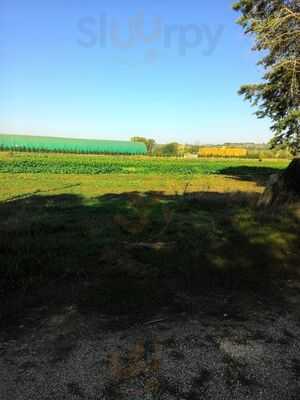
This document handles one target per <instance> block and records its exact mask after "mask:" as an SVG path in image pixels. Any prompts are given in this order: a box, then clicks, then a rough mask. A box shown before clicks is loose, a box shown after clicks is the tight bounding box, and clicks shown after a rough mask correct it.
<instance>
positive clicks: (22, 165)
mask: <svg viewBox="0 0 300 400" xmlns="http://www.w3.org/2000/svg"><path fill="white" fill-rule="evenodd" d="M287 164H288V161H280V160H279V161H278V160H276V161H274V160H265V161H262V162H259V161H256V160H236V159H234V160H230V159H229V160H211V159H210V160H203V159H201V160H192V161H189V160H183V159H169V158H168V159H162V158H149V157H120V156H117V157H109V156H83V155H66V154H64V155H60V154H29V153H28V154H27V153H10V152H2V153H0V188H1V189H0V288H1V290H0V297H1V299H2V304H5V306H3V307H4V308H5V310H6V312H7V310H10V309H11V308H10V307H12V306H11V304H12V299H14V301H15V299H16V298H20V299H21V300H20V303H21V304H22V305H24V304H26V302H27V301H29V302H30V301H33V302H36V301H41V302H42V301H49V296H50V297H51V298H52V297H53V299H54V300H53V301H63V300H62V299H60V298H59V296H63V297H64V296H67V297H68V299H69V300H70V296H71V297H72V299H73V301H74V302H78V303H80V304H85V305H91V304H93V305H95V304H97V305H98V306H99V307H102V309H103V310H104V309H108V310H110V311H111V310H116V311H122V310H123V311H124V309H126V310H135V309H141V308H143V307H146V308H148V307H152V306H153V307H154V306H157V305H161V304H163V303H164V302H165V301H169V300H168V299H170V298H173V296H174V295H175V293H177V291H187V292H193V291H194V290H196V291H197V290H200V288H201V287H206V288H207V287H208V286H211V287H215V286H218V285H225V286H229V287H231V286H239V287H242V286H243V285H246V286H247V287H249V286H253V287H259V286H260V284H261V283H263V282H264V285H265V282H269V283H270V282H272V281H273V279H274V278H275V277H276V278H279V277H280V279H281V278H285V277H287V276H290V275H293V274H297V273H298V271H297V260H298V259H299V256H300V254H299V246H298V237H299V236H298V235H299V227H300V224H299V219H298V218H299V216H298V214H297V210H288V211H284V212H280V211H278V212H276V213H270V212H267V211H264V210H260V209H258V208H257V207H256V200H257V198H258V196H259V193H261V192H262V190H263V188H264V185H265V182H266V180H267V179H268V177H269V176H270V174H272V173H274V172H279V171H280V170H281V169H283V168H285V167H286V166H287ZM51 285H52V286H51ZM74 285H75V287H76V289H74ZM58 287H63V288H64V289H63V290H62V291H61V292H60V293H61V294H59V293H58V292H59V291H57V288H58ZM71 287H72V288H73V289H72V291H71V292H70V288H71ZM264 287H265V286H264ZM49 288H50V289H49ZM51 288H52V289H51ZM16 294H17V295H16ZM47 296H48V297H47ZM73 297H74V298H73ZM45 298H47V300H45ZM32 299H34V300H32ZM43 299H44V300H43ZM14 301H13V303H14ZM16 307H17V306H16ZM3 312H5V311H3Z"/></svg>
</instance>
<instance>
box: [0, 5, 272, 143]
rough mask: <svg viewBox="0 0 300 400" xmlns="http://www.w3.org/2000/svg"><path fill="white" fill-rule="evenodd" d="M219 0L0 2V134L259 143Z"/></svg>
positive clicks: (250, 58)
mask: <svg viewBox="0 0 300 400" xmlns="http://www.w3.org/2000/svg"><path fill="white" fill-rule="evenodd" d="M231 3H232V1H231V0H218V1H217V2H216V1H215V2H213V1H207V0H202V1H199V0H185V1H179V0H177V1H174V0H163V1H162V0H152V1H149V0H128V1H124V0H72V1H71V0H51V1H40V0H26V1H24V0H2V1H1V4H0V58H1V62H0V132H2V133H24V134H38V135H52V136H68V137H83V138H99V139H128V138H130V137H131V136H136V135H139V136H147V137H153V138H154V139H156V140H157V141H158V142H161V143H164V142H169V141H178V142H181V143H223V142H227V141H232V142H235V141H239V142H243V141H251V142H253V141H255V142H265V141H268V140H269V139H270V137H271V134H270V131H269V122H268V121H262V120H257V119H256V117H255V116H254V115H253V112H254V109H253V108H251V107H250V106H249V104H247V103H246V102H244V101H243V99H242V98H241V97H239V96H238V95H237V91H238V88H239V86H240V85H241V84H243V83H250V82H255V81H257V80H258V79H260V76H261V71H259V70H258V67H257V66H256V65H255V63H256V61H257V55H255V54H254V53H253V52H251V50H250V49H251V43H250V41H249V39H248V38H245V37H244V35H243V33H242V30H241V28H240V27H239V26H237V25H236V24H235V20H236V18H237V14H236V13H235V12H234V11H232V9H231Z"/></svg>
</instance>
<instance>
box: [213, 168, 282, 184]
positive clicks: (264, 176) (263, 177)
mask: <svg viewBox="0 0 300 400" xmlns="http://www.w3.org/2000/svg"><path fill="white" fill-rule="evenodd" d="M280 172H282V169H280V168H272V167H254V166H237V167H227V168H224V169H222V170H220V171H219V174H221V175H228V176H230V177H233V178H235V179H238V180H242V181H249V182H256V183H257V184H258V185H260V186H265V185H266V183H267V182H268V179H269V178H270V176H271V175H273V174H278V173H280Z"/></svg>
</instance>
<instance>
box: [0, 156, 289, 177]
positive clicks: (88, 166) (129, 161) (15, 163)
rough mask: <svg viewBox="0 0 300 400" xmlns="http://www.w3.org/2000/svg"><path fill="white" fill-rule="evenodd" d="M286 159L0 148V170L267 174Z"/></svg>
mask: <svg viewBox="0 0 300 400" xmlns="http://www.w3.org/2000/svg"><path fill="white" fill-rule="evenodd" d="M287 164H288V161H283V160H279V161H278V160H275V161H273V160H266V161H263V162H259V161H257V160H244V159H243V160H236V159H229V160H205V159H204V160H203V159H201V160H200V159H199V160H184V159H172V158H150V157H130V156H129V157H128V156H85V155H72V154H50V153H49V154H45V153H34V154H31V153H13V152H12V153H8V152H0V172H7V173H54V174H92V175H97V174H116V173H117V174H157V175H160V174H162V175H164V174H171V175H172V174H173V175H191V174H202V175H203V174H218V173H224V174H226V171H227V172H228V175H230V171H231V170H232V171H234V170H236V171H237V170H238V169H239V168H241V167H242V168H243V170H242V172H243V173H244V174H247V173H249V174H251V171H252V172H253V170H254V169H255V170H256V171H255V172H256V174H257V173H261V174H269V173H272V172H273V170H274V169H282V168H285V167H286V166H287Z"/></svg>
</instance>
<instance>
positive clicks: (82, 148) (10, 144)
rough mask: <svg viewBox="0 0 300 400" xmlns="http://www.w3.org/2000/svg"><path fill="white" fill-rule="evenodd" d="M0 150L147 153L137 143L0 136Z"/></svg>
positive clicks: (142, 146) (144, 146)
mask: <svg viewBox="0 0 300 400" xmlns="http://www.w3.org/2000/svg"><path fill="white" fill-rule="evenodd" d="M0 149H2V150H14V151H49V152H51V151H52V152H64V153H91V154H137V155H138V154H140V155H142V154H146V153H147V148H146V145H145V144H144V143H137V142H136V143H133V142H129V141H128V142H127V141H117V140H93V139H70V138H59V137H46V136H26V135H2V134H0Z"/></svg>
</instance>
